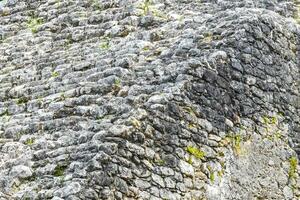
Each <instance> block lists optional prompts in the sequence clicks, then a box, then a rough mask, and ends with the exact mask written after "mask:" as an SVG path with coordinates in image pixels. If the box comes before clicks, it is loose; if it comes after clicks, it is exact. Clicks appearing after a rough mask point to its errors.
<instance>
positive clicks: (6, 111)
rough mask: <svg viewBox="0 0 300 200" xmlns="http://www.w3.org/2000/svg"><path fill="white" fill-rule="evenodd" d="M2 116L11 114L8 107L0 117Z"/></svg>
mask: <svg viewBox="0 0 300 200" xmlns="http://www.w3.org/2000/svg"><path fill="white" fill-rule="evenodd" d="M2 116H10V114H9V112H8V109H7V108H6V109H5V111H4V112H3V113H2V114H0V117H2Z"/></svg>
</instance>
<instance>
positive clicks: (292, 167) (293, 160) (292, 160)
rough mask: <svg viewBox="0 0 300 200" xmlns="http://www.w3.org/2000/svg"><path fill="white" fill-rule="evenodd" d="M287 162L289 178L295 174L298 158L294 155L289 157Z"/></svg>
mask: <svg viewBox="0 0 300 200" xmlns="http://www.w3.org/2000/svg"><path fill="white" fill-rule="evenodd" d="M289 163H290V169H289V173H288V175H289V179H293V178H295V176H296V170H297V165H298V160H297V157H296V156H292V157H291V158H290V159H289Z"/></svg>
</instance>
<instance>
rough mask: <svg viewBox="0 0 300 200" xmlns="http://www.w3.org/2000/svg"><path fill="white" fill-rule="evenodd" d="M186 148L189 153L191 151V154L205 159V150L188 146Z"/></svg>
mask: <svg viewBox="0 0 300 200" xmlns="http://www.w3.org/2000/svg"><path fill="white" fill-rule="evenodd" d="M186 150H187V152H188V153H190V154H191V155H193V156H195V157H196V158H198V159H203V158H204V157H205V152H203V151H201V150H200V149H198V148H197V147H193V146H188V147H187V148H186Z"/></svg>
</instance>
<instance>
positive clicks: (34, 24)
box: [27, 17, 43, 33]
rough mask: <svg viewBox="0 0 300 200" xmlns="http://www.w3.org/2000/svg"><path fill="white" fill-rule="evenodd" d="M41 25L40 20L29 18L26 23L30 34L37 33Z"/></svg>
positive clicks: (41, 21) (41, 20)
mask: <svg viewBox="0 0 300 200" xmlns="http://www.w3.org/2000/svg"><path fill="white" fill-rule="evenodd" d="M42 24H43V19H42V18H35V17H31V18H30V19H29V20H28V21H27V27H28V28H29V29H30V30H31V32H32V33H37V32H38V28H39V26H40V25H42Z"/></svg>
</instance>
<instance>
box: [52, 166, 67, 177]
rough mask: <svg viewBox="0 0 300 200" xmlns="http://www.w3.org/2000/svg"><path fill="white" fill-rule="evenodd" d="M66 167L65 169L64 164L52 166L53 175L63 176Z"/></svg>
mask: <svg viewBox="0 0 300 200" xmlns="http://www.w3.org/2000/svg"><path fill="white" fill-rule="evenodd" d="M66 169H67V166H64V165H57V166H56V167H55V168H54V171H53V175H54V176H63V175H64V173H65V170H66Z"/></svg>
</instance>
